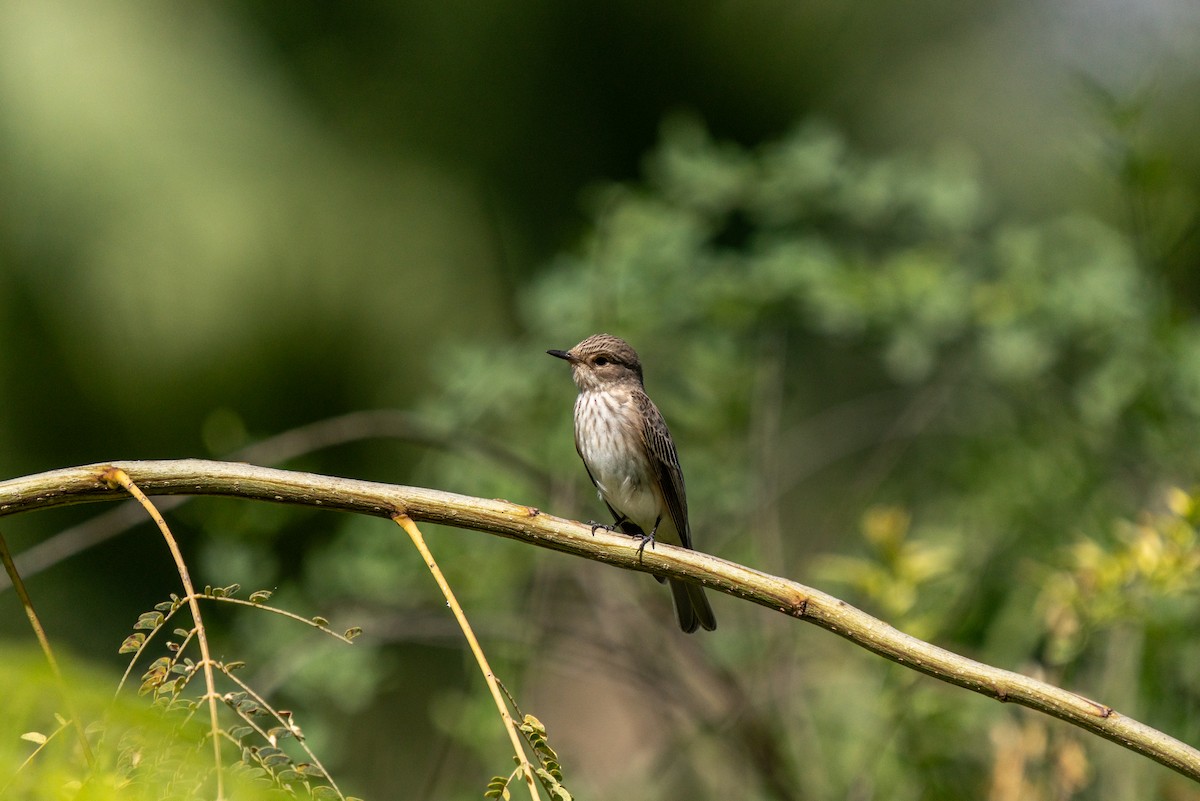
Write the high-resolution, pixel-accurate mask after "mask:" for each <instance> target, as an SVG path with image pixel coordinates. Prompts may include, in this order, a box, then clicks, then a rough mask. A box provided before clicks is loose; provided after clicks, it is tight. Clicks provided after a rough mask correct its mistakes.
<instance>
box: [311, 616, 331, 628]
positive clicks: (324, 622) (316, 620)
mask: <svg viewBox="0 0 1200 801" xmlns="http://www.w3.org/2000/svg"><path fill="white" fill-rule="evenodd" d="M312 622H313V623H316V624H317V625H318V626H324V627H325V628H329V621H328V620H326V619H325V618H323V617H321V616H320V615H313V616H312Z"/></svg>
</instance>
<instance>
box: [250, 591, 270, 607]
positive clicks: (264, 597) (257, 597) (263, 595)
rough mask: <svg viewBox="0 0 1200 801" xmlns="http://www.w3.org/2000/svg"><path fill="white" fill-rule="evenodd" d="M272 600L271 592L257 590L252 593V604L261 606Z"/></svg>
mask: <svg viewBox="0 0 1200 801" xmlns="http://www.w3.org/2000/svg"><path fill="white" fill-rule="evenodd" d="M270 599H271V591H270V590H255V591H254V592H252V593H250V603H252V604H261V603H263V602H265V601H269V600H270Z"/></svg>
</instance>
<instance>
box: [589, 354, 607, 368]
mask: <svg viewBox="0 0 1200 801" xmlns="http://www.w3.org/2000/svg"><path fill="white" fill-rule="evenodd" d="M592 364H594V365H596V366H597V367H603V366H604V365H606V364H608V359H606V358H605V357H603V356H597V357H596V361H594V362H592Z"/></svg>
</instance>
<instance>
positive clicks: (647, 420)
mask: <svg viewBox="0 0 1200 801" xmlns="http://www.w3.org/2000/svg"><path fill="white" fill-rule="evenodd" d="M547 353H549V354H550V355H551V356H557V357H558V358H560V359H565V360H566V361H568V362H569V363H570V364H571V376H572V378H574V380H575V384H576V385H577V386H578V387H579V397H578V398H577V399H576V400H575V450H577V451H578V452H579V456H580V458H582V459H583V464H584V467H585V468H586V469H587V472H588V477H589V478H591V480H592V483H593V484H594V485H596V489H597V490H598V492H599V494H600V499H601V500H602V501H604V503H605V505H606V506H608V510H609V511H610V512H612V515H613V519H614V520H615V521H616V525H617V526H618V527H620V528H621V530H622V531H625V532H626V533H628V534H632V535H634V536H640V537H642V538H643V546H644V545H645V544H646V543H653V542H654V541H657V540H661V541H662V542H666V543H670V544H671V545H681V546H683V547H684V548H691V547H692V538H691V530H690V528H689V526H688V512H687V492H686V490H685V488H684V483H683V471H682V470H681V469H680V467H679V455H678V454H677V453H676V452H675V443H674V442H672V441H671V432H670V431H668V430H667V423H666V421H665V420H664V419H663V416H662V413H661V412H659V411H658V407H657V406H655V405H654V402H653V401H652V400H650V397H649V396H648V395H647V394H646V390H645V388H644V387H643V386H642V364H641V361H640V360H639V359H638V355H637V352H636V351H635V350H634V349H633V348H631V347H630V346H629V343H627V342H625V340H623V339H620V338H618V337H615V336H612V335H611V334H596V335H594V336H590V337H588V338H587V339H585V340H583V341H582V342H580V343H579V344H578V345H576V346H575V347H573V348H571V349H570V350H567V351H562V350H550V351H547ZM659 580H660V581H661V580H662V579H659ZM670 585H671V594H672V596H673V597H674V599H675V611H676V613H677V614H678V616H679V625H680V627H681V628H682V629H683V630H684V631H687V632H692V631H695V630H696V628H697V627H698V626H703V627H704V628H706V629H708V630H709V631H711V630H713V629H715V628H716V627H717V621H716V618H714V617H713V612H712V607H711V606H709V603H708V598H707V597H705V595H704V590H703V588H702V587H700V585H698V584H693V583H692V582H688V581H681V580H678V579H671V580H670Z"/></svg>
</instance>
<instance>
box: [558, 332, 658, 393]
mask: <svg viewBox="0 0 1200 801" xmlns="http://www.w3.org/2000/svg"><path fill="white" fill-rule="evenodd" d="M546 352H547V353H549V354H550V355H551V356H557V357H558V358H560V359H565V360H566V361H568V362H570V364H571V377H572V378H573V379H575V384H576V386H578V387H579V388H580V389H582V390H596V389H602V388H604V387H606V386H615V385H619V384H625V383H634V384H636V385H638V386H641V385H642V363H641V362H640V361H638V355H637V351H635V350H634V349H633V348H632V347H630V346H629V343H628V342H626V341H625V340H623V339H621V338H619V337H614V336H613V335H612V334H593V335H592V336H590V337H588V338H587V339H585V340H583V341H582V342H580V343H579V344H578V345H576V346H575V347H573V348H571V349H570V350H548V351H546Z"/></svg>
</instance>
